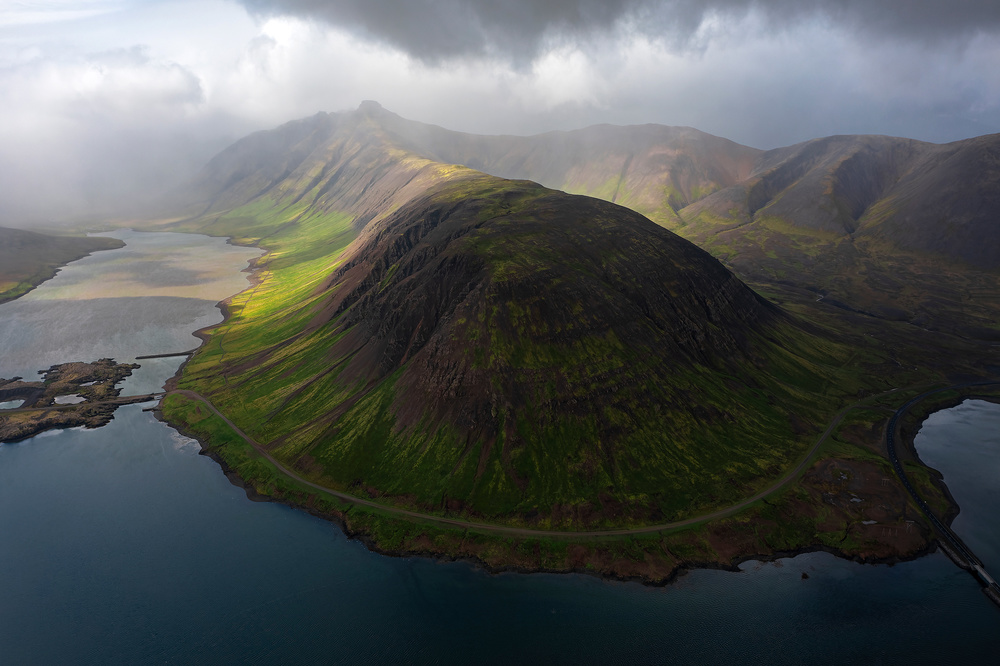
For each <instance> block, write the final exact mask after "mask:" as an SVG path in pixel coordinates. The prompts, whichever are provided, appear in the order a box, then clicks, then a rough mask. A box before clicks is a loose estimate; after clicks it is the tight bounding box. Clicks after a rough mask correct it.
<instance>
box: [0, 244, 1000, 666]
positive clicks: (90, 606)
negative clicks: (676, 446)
mask: <svg viewBox="0 0 1000 666" xmlns="http://www.w3.org/2000/svg"><path fill="white" fill-rule="evenodd" d="M114 235H116V236H120V237H122V238H124V239H125V240H126V242H127V243H128V247H126V248H123V249H122V250H114V251H111V252H107V253H102V254H100V255H95V256H94V257H90V258H87V259H84V260H82V261H80V262H77V263H75V264H72V265H71V266H69V267H68V268H66V269H64V270H63V271H62V272H61V273H60V274H59V275H58V276H57V277H56V278H54V279H53V280H52V281H50V282H48V283H46V284H45V285H42V287H40V288H39V289H38V290H36V291H35V292H33V293H32V294H29V296H28V297H25V298H24V299H21V300H19V301H14V302H11V303H7V304H4V305H2V306H0V376H11V374H23V375H25V376H28V373H33V372H34V371H35V370H37V369H40V368H45V367H48V366H49V365H51V364H52V363H58V362H63V361H71V360H93V359H94V358H98V357H100V356H113V357H115V358H117V359H118V360H130V359H131V358H133V357H134V356H135V355H139V354H151V353H163V352H172V351H182V350H185V349H189V348H191V347H193V346H195V345H196V344H197V341H196V340H195V339H194V338H193V337H191V335H190V333H191V331H193V330H194V329H195V328H198V327H200V326H204V325H207V324H211V323H214V322H217V321H219V320H220V319H221V317H220V315H219V312H218V310H217V309H216V308H215V307H214V303H215V301H216V300H218V299H220V298H222V297H223V296H225V295H228V294H231V293H234V292H235V291H238V290H239V289H242V288H243V287H245V285H246V279H245V275H244V274H241V273H239V270H240V269H241V268H243V266H245V265H246V261H247V259H249V258H250V257H252V256H255V254H256V252H252V251H248V250H245V249H240V248H232V247H229V246H226V245H224V244H223V243H222V241H220V240H218V239H209V238H206V237H203V236H176V235H171V234H139V233H131V232H126V233H117V232H116V233H115V234H114ZM128 253H131V256H132V258H131V259H129V254H128ZM150 261H151V262H154V265H153V266H149V268H148V269H147V268H144V266H145V265H146V262H150ZM154 269H155V270H154ZM227 271H228V273H229V275H224V274H225V273H227ZM230 279H231V280H232V282H231V283H229V282H226V280H230ZM210 284H211V285H215V286H213V287H212V288H211V289H207V290H206V291H204V292H203V293H200V294H199V293H196V292H197V290H198V289H201V288H202V287H203V286H205V285H210ZM222 289H229V291H226V292H224V293H221V294H219V293H218V291H219V290H222ZM143 290H147V291H148V294H149V295H143V294H142V293H141V292H142V291H143ZM42 302H46V303H48V305H49V306H50V307H42V306H38V305H37V304H38V303H42ZM74 302H79V303H80V305H79V307H80V308H81V309H80V310H77V309H75V307H74V305H73V303H74ZM88 309H89V310H88ZM95 312H96V314H95ZM101 327H104V328H101ZM179 362H180V361H179V359H160V360H157V361H156V362H150V361H140V363H143V364H144V367H143V369H142V370H140V371H139V372H137V373H136V375H135V376H134V377H132V378H129V379H128V380H127V381H126V387H127V388H128V390H129V392H132V393H142V392H146V391H151V390H156V388H158V386H159V385H160V384H162V382H163V381H164V380H166V378H167V377H169V376H170V375H171V374H172V373H173V372H174V370H175V369H176V367H177V366H178V364H179ZM15 371H16V372H15ZM966 404H967V405H968V404H969V403H966ZM142 407H143V406H142V405H132V406H128V407H124V408H122V409H120V410H119V411H118V412H117V414H116V416H115V419H114V421H113V422H112V423H111V424H110V425H108V426H106V427H104V428H101V429H98V430H80V429H72V430H62V431H53V432H50V433H45V434H42V435H39V436H38V437H35V438H32V439H30V440H27V441H24V442H21V443H18V444H13V445H0V663H3V664H49V663H59V664H115V663H119V664H135V663H176V664H190V663H250V664H253V663H261V664H264V663H355V662H365V663H399V662H402V663H514V662H528V663H531V662H555V663H567V662H572V663H636V662H638V663H671V662H674V663H767V664H782V663H803V662H810V663H819V664H823V663H829V664H834V663H836V664H841V663H875V664H877V663H900V662H903V661H906V662H908V663H911V664H918V663H944V662H961V661H964V662H966V663H990V660H991V657H992V656H995V654H996V651H997V650H998V649H1000V632H998V631H997V627H998V624H1000V611H998V610H997V609H996V608H995V607H993V606H992V604H990V602H989V601H988V600H987V599H986V597H985V596H984V595H982V594H981V593H980V592H979V590H978V586H977V584H976V583H975V581H974V580H973V579H972V578H971V577H970V576H969V575H968V574H966V573H965V572H962V571H960V570H959V569H957V568H956V567H955V566H954V565H953V564H952V563H951V562H950V561H948V560H947V559H946V558H945V557H944V556H942V555H940V554H935V555H932V556H930V557H926V558H923V559H921V560H918V561H915V562H909V563H903V564H898V565H896V566H892V567H888V566H865V565H859V564H855V563H852V562H847V561H843V560H838V559H836V558H834V557H833V556H831V555H828V554H825V553H814V554H808V555H802V556H799V557H796V558H791V559H784V560H780V561H778V562H775V563H757V562H749V563H746V564H744V565H743V566H742V567H741V568H740V569H741V570H740V571H739V572H736V573H733V572H725V571H694V572H691V573H689V574H687V575H684V576H682V577H680V578H679V579H678V580H677V581H676V582H675V583H673V584H671V585H669V586H667V587H664V588H649V587H643V586H641V585H638V584H634V583H620V582H609V581H602V580H599V579H597V578H593V577H589V576H581V575H549V574H534V575H522V574H514V573H510V574H501V575H490V574H487V573H485V572H483V571H481V570H480V569H477V568H476V567H474V566H472V565H470V564H467V563H462V562H451V563H444V562H438V561H433V560H426V559H420V558H390V557H384V556H381V555H377V554H374V553H372V552H370V551H368V550H367V549H366V548H365V547H364V546H363V545H362V544H360V543H358V542H356V541H350V540H348V539H347V538H346V537H345V536H344V535H343V534H342V533H341V532H340V530H339V529H337V528H336V527H335V526H334V525H333V524H331V523H328V522H325V521H322V520H320V519H317V518H314V517H312V516H309V515H307V514H305V513H303V512H300V511H296V510H293V509H290V508H288V507H285V506H281V505H277V504H270V503H255V502H251V501H249V500H248V499H247V498H246V495H245V493H244V492H243V491H242V490H241V489H239V488H237V487H235V486H233V485H231V484H230V483H229V482H228V481H227V479H226V478H225V476H224V475H223V474H222V472H221V470H220V468H219V467H218V465H216V464H215V463H214V462H212V461H211V460H210V459H208V458H206V457H204V456H200V455H198V451H199V447H198V444H197V443H196V442H194V441H192V440H190V439H188V438H186V437H183V436H181V435H180V434H178V433H177V432H176V431H174V430H172V429H171V428H170V427H169V426H167V425H165V424H163V423H160V422H158V421H156V420H155V419H154V418H153V416H152V415H151V414H149V413H146V412H143V411H142ZM958 409H965V406H963V407H961V408H958ZM975 409H976V410H977V411H975V412H972V413H970V412H962V413H963V414H965V416H963V417H962V419H960V420H961V421H963V422H968V423H971V424H973V426H974V427H973V428H972V430H976V428H977V427H978V426H976V424H984V423H985V424H986V425H985V426H983V427H981V428H979V430H980V432H979V434H980V435H985V439H989V436H991V435H992V436H994V440H991V441H992V442H993V443H992V444H990V443H987V444H985V445H984V444H982V443H980V442H978V441H975V438H976V437H977V435H976V433H975V432H971V433H970V432H969V431H967V430H963V431H955V430H953V429H952V428H951V427H950V426H948V425H947V424H945V425H943V426H942V427H941V428H931V429H930V430H928V431H927V432H925V433H923V434H922V436H923V435H927V436H928V437H931V438H932V439H935V440H936V438H941V437H943V438H945V439H946V441H947V442H948V447H949V450H946V451H945V453H944V454H943V457H944V458H945V460H944V461H938V462H937V463H935V462H931V460H930V459H929V458H931V456H930V454H929V453H927V452H928V451H930V448H931V447H929V446H928V444H926V438H925V443H921V444H919V448H920V452H921V455H923V456H925V459H928V462H930V464H933V465H935V466H936V467H938V469H941V470H942V471H943V472H944V474H945V478H946V480H949V481H950V480H951V476H952V475H953V474H954V475H955V477H956V478H960V477H959V473H960V471H961V470H957V469H952V468H951V467H949V465H950V464H951V463H954V462H955V461H956V460H957V461H958V462H957V463H956V464H957V466H958V467H961V468H962V469H966V468H967V467H968V468H969V469H967V470H966V471H969V470H972V471H975V469H976V468H978V467H980V466H981V465H982V461H983V457H984V456H987V455H991V456H993V458H992V460H993V461H994V462H995V461H996V460H997V456H998V450H997V449H998V448H1000V446H998V445H997V443H996V441H995V433H996V432H997V429H996V427H995V425H994V426H992V427H993V430H992V431H991V430H990V429H989V428H990V427H991V426H989V423H995V422H996V421H995V420H996V419H997V418H1000V407H998V406H997V405H990V404H989V403H981V405H979V404H978V403H977V405H976V407H975ZM943 413H946V414H947V413H950V412H943ZM933 418H935V417H932V419H933ZM984 419H985V420H984ZM989 419H994V420H993V421H989ZM934 433H937V434H934ZM963 447H964V449H963V450H964V451H966V452H969V451H972V453H962V454H958V453H956V452H955V449H959V448H963ZM961 478H962V482H961V483H962V484H964V483H966V482H968V483H970V484H973V485H976V484H979V487H978V489H976V490H974V491H973V496H972V497H969V498H968V501H969V502H971V503H976V502H977V501H978V502H981V503H983V504H982V506H981V507H980V509H973V508H972V506H971V504H970V505H969V506H968V507H967V506H965V504H964V502H965V501H966V499H964V497H965V494H964V492H963V490H962V489H961V488H959V487H958V485H957V484H955V483H953V484H952V490H953V492H954V494H955V495H956V497H958V499H959V501H960V502H962V503H963V514H962V516H960V518H959V520H958V521H956V527H957V529H958V530H959V532H960V533H961V534H962V535H963V536H964V537H966V538H967V539H968V540H969V541H970V545H973V547H974V548H976V549H977V551H979V550H980V545H981V544H980V543H979V542H977V541H975V540H974V539H973V538H972V537H971V536H969V535H971V534H972V532H974V531H976V530H979V531H980V532H982V533H983V534H986V535H987V536H988V535H989V534H991V532H990V527H991V525H995V524H996V521H995V520H992V519H991V518H990V515H992V514H990V513H987V512H988V511H989V508H990V507H991V506H992V510H993V512H994V514H995V512H996V510H998V509H1000V506H997V501H996V498H995V495H996V493H995V492H993V494H992V495H991V494H990V493H991V489H995V487H996V478H997V477H996V476H995V474H994V476H992V477H987V478H978V477H977V476H976V475H975V474H973V475H972V477H971V478H966V477H961ZM976 497H978V498H979V499H978V500H977V499H976ZM991 502H992V504H991ZM962 521H966V522H962ZM963 530H968V533H967V532H966V531H963ZM994 553H995V550H994ZM980 555H981V556H983V557H984V559H986V556H985V554H984V553H982V552H980ZM803 573H807V574H808V576H809V577H808V579H804V578H803V577H802V574H803Z"/></svg>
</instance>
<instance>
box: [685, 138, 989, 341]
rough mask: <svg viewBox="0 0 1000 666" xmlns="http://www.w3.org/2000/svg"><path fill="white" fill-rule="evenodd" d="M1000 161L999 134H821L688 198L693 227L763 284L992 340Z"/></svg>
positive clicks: (691, 232) (690, 233) (701, 240)
mask: <svg viewBox="0 0 1000 666" xmlns="http://www.w3.org/2000/svg"><path fill="white" fill-rule="evenodd" d="M998 163H1000V135H993V136H986V137H980V138H978V139H970V140H967V141H960V142H957V143H954V144H947V145H941V146H939V145H934V144H926V143H920V142H917V141H911V140H907V139H895V138H890V137H850V136H848V137H830V138H828V139H818V140H815V141H811V142H808V143H805V144H801V145H798V146H793V147H790V148H786V149H781V150H777V151H771V152H769V153H766V154H765V155H763V156H762V157H761V159H760V161H759V163H758V166H757V168H756V169H755V171H754V172H753V173H752V174H751V176H750V177H749V178H748V179H747V180H746V181H744V182H743V183H740V184H737V185H735V186H733V187H731V188H728V189H726V190H722V191H719V192H717V193H714V194H712V195H710V196H708V197H706V198H704V199H702V200H701V201H698V202H696V203H694V204H692V205H690V206H688V207H687V208H685V209H684V210H683V211H682V212H681V215H682V217H683V218H684V219H685V220H686V222H687V225H686V226H685V227H684V234H685V236H686V237H688V238H690V239H691V240H693V241H694V242H696V243H698V244H699V245H701V246H703V247H705V248H706V249H709V250H711V251H712V252H713V253H714V254H716V255H717V256H720V257H721V258H723V259H724V260H725V261H726V262H727V263H728V264H729V265H730V266H731V267H733V269H734V270H736V271H737V272H738V273H739V274H740V275H743V276H744V277H745V278H747V279H749V280H750V281H751V282H753V283H755V284H759V285H769V286H771V287H772V288H776V289H785V290H793V291H794V290H800V293H801V291H805V292H806V297H807V298H808V297H809V296H808V294H809V293H812V294H814V295H819V296H822V297H825V298H827V300H828V301H830V302H832V303H833V304H835V305H837V306H840V307H845V308H849V309H854V310H859V311H863V312H867V313H869V314H874V315H876V316H879V317H882V318H888V319H899V320H904V321H911V322H913V323H916V324H919V325H920V326H926V327H933V328H938V329H942V330H946V331H952V332H957V333H960V334H963V335H969V336H972V337H987V338H995V337H998V336H1000V329H998V328H997V314H998V313H997V303H998V302H1000V301H998V300H997V297H998V296H1000V275H998V267H1000V262H998V258H1000V225H998V224H997V211H998V210H1000V170H998Z"/></svg>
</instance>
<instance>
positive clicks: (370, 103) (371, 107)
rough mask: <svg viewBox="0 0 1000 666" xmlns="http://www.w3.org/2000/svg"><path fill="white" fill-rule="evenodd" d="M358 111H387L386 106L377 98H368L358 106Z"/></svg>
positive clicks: (371, 112) (368, 112) (370, 112)
mask: <svg viewBox="0 0 1000 666" xmlns="http://www.w3.org/2000/svg"><path fill="white" fill-rule="evenodd" d="M358 111H360V112H361V113H367V114H373V113H382V112H383V111H385V108H384V107H383V106H382V105H381V104H379V103H378V102H376V101H375V100H371V99H366V100H365V101H363V102H361V104H360V105H359V106H358Z"/></svg>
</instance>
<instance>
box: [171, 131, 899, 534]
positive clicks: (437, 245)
mask: <svg viewBox="0 0 1000 666" xmlns="http://www.w3.org/2000/svg"><path fill="white" fill-rule="evenodd" d="M309 122H311V123H319V124H321V125H323V124H325V123H327V122H331V121H330V120H329V119H326V120H324V119H323V118H317V119H312V120H311V121H309ZM300 129H302V128H300ZM314 129H315V128H313V129H309V128H305V131H306V132H307V133H308V132H312V131H314ZM327 129H328V130H329V134H327V135H325V139H324V141H322V142H318V143H316V144H314V145H312V150H311V152H309V153H308V154H305V152H302V153H300V154H296V155H295V158H294V159H287V156H286V155H285V154H284V153H281V154H280V156H279V158H280V159H281V160H284V161H283V162H282V164H281V165H279V167H277V168H274V166H273V158H274V157H275V156H276V155H278V153H275V151H273V147H272V146H273V141H272V139H273V137H261V136H258V137H255V138H252V143H256V144H257V145H256V147H255V146H254V145H250V146H247V145H237V146H236V147H234V149H231V150H230V151H227V153H225V154H223V155H222V156H220V158H217V160H216V161H214V162H213V164H212V165H211V166H210V171H211V172H212V173H210V174H208V175H207V177H206V181H212V180H214V182H216V183H222V184H223V185H224V187H223V189H222V190H221V191H219V192H216V193H215V195H213V196H210V197H208V198H207V199H206V201H207V202H208V203H207V204H206V203H204V202H203V204H202V205H205V206H206V207H207V212H206V213H205V214H203V215H202V216H200V217H198V218H196V219H192V220H189V221H187V222H185V223H183V224H181V225H178V227H177V228H183V229H198V230H203V231H209V232H212V233H217V234H226V235H232V236H234V237H236V238H237V239H238V240H240V241H242V242H254V243H257V244H259V245H260V246H261V247H263V248H265V249H266V250H267V251H268V253H267V255H265V256H264V257H263V258H262V259H261V260H260V261H258V264H257V269H258V272H257V274H256V277H257V280H258V284H257V285H256V286H255V287H254V288H253V289H251V290H249V291H247V292H244V293H243V294H240V295H239V296H237V297H235V298H234V299H233V300H232V302H231V303H230V304H229V310H230V318H229V319H228V320H227V321H226V322H225V323H224V324H222V325H220V326H219V327H217V328H216V329H214V330H212V331H210V332H209V333H210V334H211V337H210V339H209V343H208V344H207V345H206V346H205V347H204V348H203V349H202V350H201V351H200V352H199V353H198V354H196V355H195V356H194V358H193V359H192V360H191V361H190V362H189V363H188V364H187V366H186V367H185V369H184V374H183V377H182V379H181V384H180V385H181V387H183V388H188V389H192V390H195V391H198V392H199V393H201V394H202V395H205V396H206V397H208V398H209V399H210V400H212V402H213V403H214V404H215V405H217V406H218V407H219V408H220V409H221V410H222V411H223V412H224V413H226V414H227V415H228V416H229V417H230V418H231V419H233V421H235V422H236V423H237V425H239V426H240V427H241V428H242V429H243V430H244V431H245V432H247V433H248V434H250V435H251V436H252V437H254V438H255V439H256V440H257V441H260V442H264V443H266V444H267V446H268V448H269V449H270V451H271V453H272V455H273V456H274V457H275V458H276V459H278V460H280V461H281V462H282V463H283V464H286V465H287V466H289V467H290V468H293V469H295V470H297V471H298V472H300V473H301V474H302V475H303V476H305V477H306V478H308V479H310V480H313V481H315V482H319V483H321V484H322V485H325V486H328V487H332V488H339V489H345V490H349V491H351V492H354V493H358V494H363V495H370V496H377V497H379V498H380V501H384V502H387V503H396V504H400V505H404V506H410V507H417V508H419V509H421V510H423V511H426V512H432V513H443V512H449V513H452V514H460V515H468V516H479V517H485V518H488V519H489V520H493V521H499V522H511V523H517V524H530V525H547V526H553V527H569V526H595V525H611V524H617V525H622V524H642V523H648V522H651V521H652V522H655V521H658V520H664V519H667V520H671V519H676V518H680V517H685V516H689V515H692V514H694V513H699V512H703V511H706V510H708V509H710V508H713V507H718V506H724V505H728V504H732V503H735V502H737V501H739V500H740V499H742V498H744V497H746V496H748V495H751V494H753V492H754V491H756V490H759V489H760V488H763V487H765V486H767V485H768V484H770V483H771V482H773V480H774V479H775V478H777V477H779V476H780V475H781V474H782V473H783V472H784V471H785V470H787V469H788V468H789V467H790V466H792V464H793V463H794V462H795V461H796V459H797V458H798V457H800V456H801V455H802V454H803V452H804V451H805V450H806V448H807V447H808V446H809V445H810V444H811V443H812V442H813V441H815V438H816V436H817V434H818V433H819V432H820V431H821V430H822V429H823V428H824V427H825V424H826V423H827V422H828V421H829V419H830V418H831V416H832V415H833V414H834V413H835V412H837V411H838V410H839V409H840V408H841V407H842V406H843V404H844V403H845V402H848V401H850V400H851V399H853V398H854V397H855V396H856V395H857V394H858V393H859V392H864V391H871V390H874V388H875V387H883V388H884V387H885V381H886V380H887V377H888V374H887V373H886V372H885V370H886V368H887V367H888V365H887V364H889V360H888V359H887V358H886V357H885V355H884V354H882V353H881V352H879V351H877V350H875V349H874V347H871V346H868V345H864V343H862V347H861V348H859V347H858V346H855V345H852V344H845V341H836V340H833V339H831V337H830V336H829V335H828V334H825V333H822V332H821V331H820V329H818V328H815V327H809V326H807V325H805V324H803V323H802V322H800V321H798V320H795V319H794V318H792V317H790V316H789V315H787V314H785V313H783V312H781V311H780V310H778V309H776V308H774V307H773V306H771V305H770V304H768V303H767V302H766V301H763V300H762V299H760V298H759V297H758V296H756V295H755V294H754V293H753V292H752V291H750V290H749V289H747V288H746V287H745V286H744V285H743V284H742V283H740V281H739V280H737V279H736V278H735V277H734V276H733V275H732V274H731V273H729V272H728V271H727V270H726V269H725V268H723V267H722V265H720V264H719V263H718V262H717V261H716V260H714V259H712V258H711V257H710V256H709V255H707V254H705V253H704V252H702V251H700V250H698V249H697V248H695V247H694V246H692V245H691V244H689V243H687V242H686V241H683V240H682V239H680V238H678V237H677V236H675V235H673V234H671V233H670V232H668V231H666V230H664V229H663V228H662V227H659V226H657V225H655V224H653V223H652V222H650V221H649V220H648V219H646V218H644V217H642V216H640V215H638V214H636V213H634V212H632V211H630V210H627V209H625V208H622V207H620V206H615V205H613V204H608V203H604V202H601V201H598V200H596V199H591V198H587V197H578V196H571V195H566V194H563V193H560V192H556V191H552V190H548V189H545V188H543V187H540V186H537V185H535V184H533V183H528V182H523V181H521V182H517V181H507V180H503V179H499V178H495V177H490V176H485V175H483V174H481V173H478V172H475V171H472V170H470V169H466V168H460V167H453V166H448V165H444V164H439V163H435V162H432V161H430V160H427V159H424V158H419V157H417V156H415V155H414V154H413V153H410V152H408V151H406V150H404V149H402V148H400V147H399V145H398V143H396V142H395V141H394V139H393V135H392V134H391V133H390V132H387V131H385V129H384V128H383V127H381V125H380V123H379V122H378V121H377V119H376V118H372V116H371V115H370V114H366V113H364V112H363V111H362V112H359V113H357V114H354V115H353V116H351V117H348V118H338V119H336V122H335V123H334V124H333V125H331V126H330V127H328V128H327ZM283 131H285V132H288V133H289V134H292V135H294V134H295V133H294V132H289V130H288V128H285V130H283ZM323 131H324V132H325V131H327V130H326V129H325V130H323ZM290 142H291V143H292V144H295V143H296V142H295V136H292V138H291V141H290ZM279 152H280V151H279ZM220 202H226V203H220ZM229 203H236V204H238V205H235V206H233V207H232V208H228V209H227V208H225V206H226V205H227V204H229ZM863 370H864V371H870V372H872V374H871V376H868V375H866V374H864V373H863V372H862V371H863ZM895 375H896V376H897V377H898V375H899V372H896V373H895ZM168 416H169V412H168Z"/></svg>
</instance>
